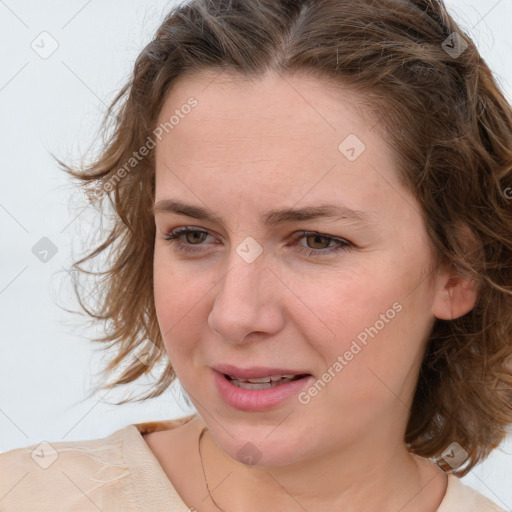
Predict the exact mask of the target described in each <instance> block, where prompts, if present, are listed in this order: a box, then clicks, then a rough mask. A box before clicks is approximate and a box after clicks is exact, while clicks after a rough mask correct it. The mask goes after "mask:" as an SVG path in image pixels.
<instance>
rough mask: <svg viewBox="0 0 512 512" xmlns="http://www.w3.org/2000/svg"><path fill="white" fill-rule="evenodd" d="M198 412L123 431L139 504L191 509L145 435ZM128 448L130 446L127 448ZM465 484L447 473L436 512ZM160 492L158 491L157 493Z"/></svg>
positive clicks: (449, 505) (164, 511)
mask: <svg viewBox="0 0 512 512" xmlns="http://www.w3.org/2000/svg"><path fill="white" fill-rule="evenodd" d="M195 416H196V414H192V415H189V416H184V417H182V418H178V419H174V420H156V421H146V422H141V423H132V424H130V425H128V426H127V427H125V428H124V429H123V430H122V431H123V433H124V437H125V440H126V442H125V443H123V456H124V459H125V460H126V463H127V464H128V466H129V467H130V469H131V470H132V474H133V484H134V487H135V490H136V493H137V496H138V498H139V500H140V503H142V504H143V503H152V504H154V506H158V507H159V508H158V510H160V511H161V512H190V508H189V507H188V506H187V505H186V504H185V503H184V501H183V500H182V498H181V496H180V495H179V494H178V492H177V491H176V489H175V488H174V486H173V485H172V482H171V481H170V479H169V478H168V476H167V474H166V473H165V471H164V469H163V468H162V466H161V465H160V462H159V461H158V459H157V458H156V457H155V455H154V453H153V452H152V451H151V449H150V448H149V446H148V445H147V443H146V441H145V440H144V438H143V437H142V435H143V434H146V433H151V432H158V431H161V430H169V429H172V428H176V427H179V426H181V425H184V424H185V423H187V422H188V421H190V420H191V419H193V418H194V417H195ZM128 447H130V448H129V449H128ZM464 487H465V486H464V484H462V482H461V481H460V480H459V478H457V477H456V476H455V475H453V474H451V473H448V482H447V486H446V492H445V495H444V496H443V500H442V501H441V503H440V504H439V507H438V508H437V511H436V512H453V511H454V510H456V509H455V508H454V506H455V505H456V504H460V503H458V502H459V501H460V498H459V495H460V493H461V492H462V491H463V489H464ZM156 492H158V494H156Z"/></svg>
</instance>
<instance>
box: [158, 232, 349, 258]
mask: <svg viewBox="0 0 512 512" xmlns="http://www.w3.org/2000/svg"><path fill="white" fill-rule="evenodd" d="M189 233H206V234H207V235H208V234H209V233H208V231H205V230H202V229H195V228H188V227H180V228H175V229H173V230H172V231H171V232H169V233H167V234H166V235H165V236H163V237H162V238H163V240H165V241H166V242H169V243H172V244H173V245H174V248H175V249H176V250H178V251H181V252H184V253H196V254H197V253H198V252H204V251H197V250H196V249H192V248H191V247H192V246H194V245H202V244H201V243H199V244H188V243H182V242H180V241H179V240H178V238H179V237H180V236H183V235H186V234H189ZM310 236H319V237H321V238H326V239H328V240H329V243H330V242H331V241H334V242H337V243H338V244H339V245H338V246H337V247H334V248H333V247H331V248H327V249H310V248H307V247H300V249H299V252H300V253H302V254H305V255H306V256H322V255H328V254H334V253H337V252H339V251H348V250H350V249H351V248H353V247H354V246H353V244H351V243H350V242H347V241H346V240H343V239H341V238H336V237H333V236H330V235H324V234H323V233H318V232H317V231H301V232H300V233H299V234H297V235H294V237H293V239H294V241H295V242H296V241H298V240H300V239H302V238H307V237H310Z"/></svg>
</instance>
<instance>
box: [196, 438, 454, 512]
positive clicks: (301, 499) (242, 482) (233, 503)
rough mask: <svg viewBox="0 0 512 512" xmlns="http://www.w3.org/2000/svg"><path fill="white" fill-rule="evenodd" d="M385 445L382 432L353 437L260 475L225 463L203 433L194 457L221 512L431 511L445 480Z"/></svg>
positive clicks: (398, 445)
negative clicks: (337, 446) (332, 449)
mask: <svg viewBox="0 0 512 512" xmlns="http://www.w3.org/2000/svg"><path fill="white" fill-rule="evenodd" d="M389 439H391V437H390V435H389V432H381V433H380V435H374V436H373V437H371V438H370V440H368V438H367V437H364V436H361V437H360V439H359V440H357V441H355V442H351V443H348V444H347V445H346V446H344V447H342V448H341V449H339V450H337V451H336V452H331V453H325V454H321V455H319V456H317V457H316V458H314V459H311V458H309V459H308V460H307V461H297V462H295V463H293V464H289V465H286V466H272V467H264V466H246V465H244V464H242V463H240V462H237V461H235V460H233V459H232V458H231V457H229V456H228V455H227V454H226V453H224V451H223V450H222V449H221V448H220V447H219V446H218V445H217V444H216V442H215V441H214V439H213V438H212V436H211V435H210V433H209V431H206V432H205V433H204V435H203V437H202V440H201V453H202V459H203V467H204V472H205V474H206V478H207V481H208V486H209V489H210V491H211V495H212V497H213V499H214V500H215V503H216V504H217V506H218V507H220V508H221V509H222V510H223V511H224V512H234V511H236V510H244V511H246V512H260V511H263V510H265V511H266V510H268V509H269V508H270V507H272V508H274V509H275V508H278V509H279V510H281V511H283V512H288V511H289V512H292V511H293V512H296V511H297V510H299V509H300V508H303V509H305V510H311V511H313V510H314V511H315V512H324V511H325V512H327V511H329V512H332V510H333V508H335V509H338V510H343V511H344V512H362V511H364V512H370V511H375V512H377V511H378V512H385V511H388V510H389V511H396V510H400V511H402V512H412V511H414V512H434V511H436V510H437V508H438V506H439V504H440V502H441V501H442V498H443V496H444V493H445V491H446V482H447V477H446V474H445V473H444V472H443V471H442V470H441V469H439V468H438V467H437V466H435V465H434V464H433V463H431V462H429V461H427V460H425V459H422V458H420V457H417V456H415V455H412V454H411V453H409V452H408V451H407V449H406V447H405V445H404V443H403V442H399V440H396V441H395V442H394V443H390V442H389ZM319 497H321V498H319ZM211 505H212V506H211V507H210V509H211V510H215V511H217V512H219V511H218V509H217V507H216V506H215V505H214V504H213V503H211Z"/></svg>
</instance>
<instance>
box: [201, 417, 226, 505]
mask: <svg viewBox="0 0 512 512" xmlns="http://www.w3.org/2000/svg"><path fill="white" fill-rule="evenodd" d="M207 430H208V427H204V428H203V430H201V434H199V441H198V443H197V444H198V448H199V460H200V461H201V467H202V468H203V478H204V484H205V485H206V490H207V491H208V494H209V496H210V499H211V500H212V502H213V504H214V505H215V506H216V507H217V508H218V509H219V510H220V511H221V512H226V511H225V510H224V509H222V508H220V507H219V505H217V502H216V501H215V500H214V499H213V496H212V493H211V492H210V488H209V487H208V480H207V479H206V471H205V470H204V464H203V457H202V456H201V438H202V437H203V434H204V433H205V432H206V431H207Z"/></svg>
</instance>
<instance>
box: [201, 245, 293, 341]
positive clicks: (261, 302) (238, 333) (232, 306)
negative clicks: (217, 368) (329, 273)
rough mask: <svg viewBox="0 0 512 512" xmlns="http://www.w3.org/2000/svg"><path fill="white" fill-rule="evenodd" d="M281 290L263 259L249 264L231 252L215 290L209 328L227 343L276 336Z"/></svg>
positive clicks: (280, 322)
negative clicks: (256, 336)
mask: <svg viewBox="0 0 512 512" xmlns="http://www.w3.org/2000/svg"><path fill="white" fill-rule="evenodd" d="M282 288H283V286H282V285H281V286H280V281H279V279H278V277H276V275H275V273H273V272H272V271H271V270H270V268H269V267H268V266H267V264H266V261H265V258H264V257H263V255H261V256H260V257H259V258H257V259H256V260H255V261H253V262H252V263H248V262H246V261H244V260H243V259H242V258H241V257H240V256H239V255H238V254H236V253H235V252H234V253H233V255H232V258H231V260H230V265H229V266H228V271H227V273H226V274H225V276H224V278H223V279H221V281H220V282H219V283H218V285H217V287H216V296H215V299H214V302H213V306H212V309H211V311H210V314H209V316H208V325H209V327H210V328H211V329H212V330H214V331H215V332H216V333H217V334H219V336H221V337H222V339H223V340H225V341H228V342H230V343H243V342H248V341H250V340H252V339H253V338H254V335H255V334H259V335H260V336H261V337H266V336H272V335H274V334H276V333H278V332H279V331H280V330H281V329H282V328H283V325H284V314H283V309H282V305H283V304H284V302H283V301H282V298H283V297H282V293H283V290H282ZM251 334H252V335H253V336H249V335H251Z"/></svg>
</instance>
